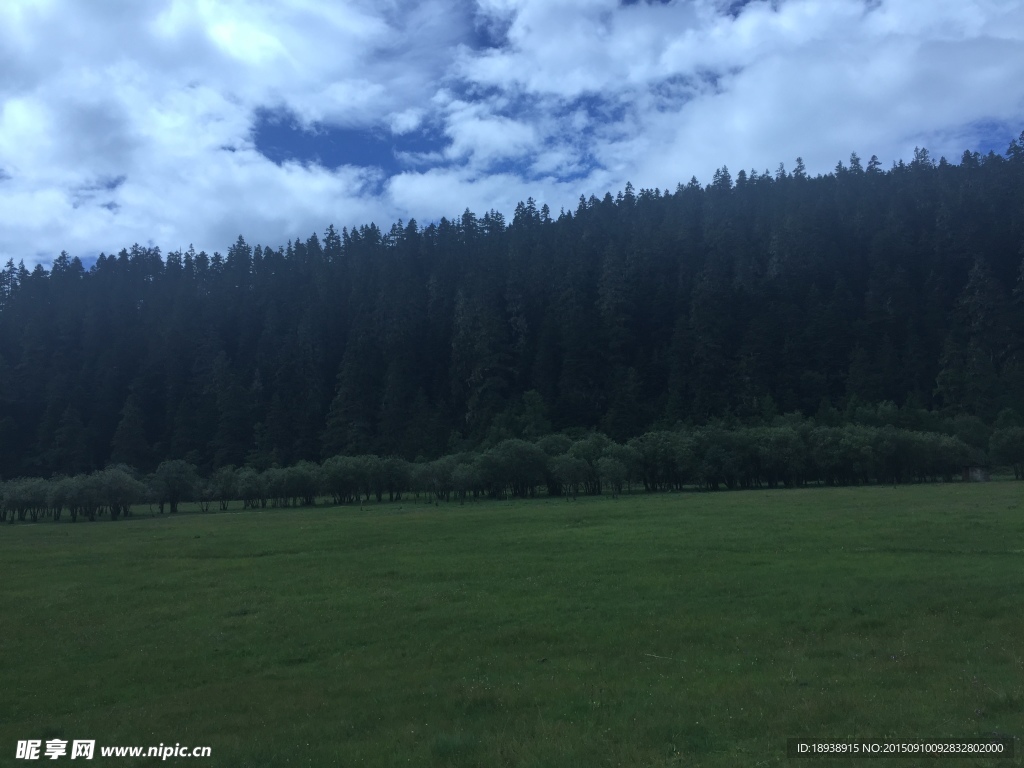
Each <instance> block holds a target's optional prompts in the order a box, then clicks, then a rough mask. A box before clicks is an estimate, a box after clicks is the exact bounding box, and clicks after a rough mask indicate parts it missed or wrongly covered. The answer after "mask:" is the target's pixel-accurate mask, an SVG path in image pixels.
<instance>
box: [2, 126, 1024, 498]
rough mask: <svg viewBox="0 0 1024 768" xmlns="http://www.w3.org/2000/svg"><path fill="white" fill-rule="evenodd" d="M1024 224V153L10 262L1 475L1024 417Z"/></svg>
mask: <svg viewBox="0 0 1024 768" xmlns="http://www.w3.org/2000/svg"><path fill="white" fill-rule="evenodd" d="M1021 211H1024V135H1022V137H1021V139H1020V140H1014V141H1013V142H1012V143H1011V144H1010V146H1009V148H1008V150H1007V151H1006V153H1005V154H1002V155H1000V154H996V153H994V152H990V153H988V154H987V155H980V154H978V153H972V152H965V153H964V154H963V156H962V157H961V158H959V161H958V162H948V161H947V160H946V159H945V158H940V159H938V160H937V161H936V160H935V159H934V158H932V157H931V155H930V154H929V153H928V151H927V150H924V149H919V150H917V151H916V152H915V153H914V157H913V159H912V160H911V161H910V162H902V161H901V162H899V163H897V164H895V165H893V167H891V168H889V169H884V168H882V167H881V166H880V164H879V162H878V160H877V158H871V159H870V160H869V161H867V162H862V160H861V159H860V158H859V157H858V156H857V155H852V156H851V157H850V159H849V161H848V163H839V164H837V166H836V167H835V169H834V171H833V172H831V173H828V174H825V175H819V176H817V177H813V178H812V177H810V176H809V175H808V174H807V173H806V170H805V169H804V167H803V164H802V163H801V162H798V163H797V164H796V166H795V168H794V169H793V170H792V171H788V170H786V169H785V168H784V167H783V166H781V165H780V166H779V168H778V169H777V170H776V171H774V172H768V171H764V172H757V171H740V172H738V173H736V174H735V175H734V174H733V173H731V172H730V171H729V170H728V169H727V168H724V167H723V168H721V169H719V171H718V172H716V173H715V175H714V178H713V180H712V181H711V183H710V184H707V185H705V186H702V185H701V184H699V183H698V182H697V181H696V180H695V179H693V180H691V181H690V183H688V184H680V185H678V186H677V187H676V188H675V189H674V190H660V189H641V190H639V191H638V190H634V189H633V187H632V186H631V185H627V186H626V188H625V189H624V190H623V191H622V192H620V193H619V194H618V195H616V196H614V197H613V196H612V195H611V194H606V195H605V196H604V197H603V198H597V197H590V198H589V199H584V198H580V201H579V205H578V206H577V207H576V209H575V210H571V211H561V212H559V213H558V214H554V213H552V212H551V211H550V210H549V209H548V208H547V206H540V207H538V206H537V204H536V203H535V202H534V201H533V200H532V199H531V200H528V201H526V202H525V203H520V204H519V206H518V207H517V208H516V210H515V214H514V216H513V217H512V219H511V221H506V220H505V218H504V217H503V216H502V215H501V214H500V213H497V212H495V211H490V212H487V213H485V214H483V216H481V217H478V216H477V215H475V214H473V213H471V212H470V211H468V210H467V211H466V212H465V213H464V214H463V215H462V216H461V217H459V218H456V219H453V220H448V219H442V220H441V221H440V222H437V223H432V224H430V225H429V226H426V227H420V226H419V225H417V223H416V222H415V221H410V222H408V223H403V222H397V223H395V224H394V225H393V226H391V227H390V229H387V230H382V229H380V228H378V227H377V226H376V225H374V224H364V225H362V226H358V227H354V228H352V229H347V228H346V229H342V230H341V231H338V230H336V229H335V228H334V227H333V226H331V227H329V228H328V229H327V230H326V232H324V233H323V234H322V235H316V234H313V235H311V236H309V237H305V238H304V239H296V240H293V241H290V242H288V244H287V245H286V246H284V247H270V246H265V245H264V246H260V245H257V246H255V247H253V246H251V245H250V244H249V243H248V242H246V240H245V239H244V238H242V237H241V236H240V237H239V238H238V240H237V241H236V242H235V243H234V245H232V246H231V247H230V248H229V249H228V250H227V253H226V254H224V255H222V254H220V253H214V254H212V255H210V254H207V253H205V252H198V253H197V252H195V251H194V250H193V249H191V248H190V249H188V250H186V251H174V252H171V253H168V254H166V255H165V254H163V253H162V252H161V251H160V250H159V249H158V248H152V247H144V246H140V245H134V246H132V247H131V248H129V249H125V250H122V251H121V252H120V253H118V254H116V255H103V254H101V255H100V256H99V258H98V260H97V261H96V262H95V264H92V265H90V266H89V268H88V269H86V268H85V266H84V265H83V263H82V262H81V261H80V260H79V259H78V258H72V257H70V256H69V255H68V254H66V253H62V254H61V255H60V256H59V257H57V258H56V259H55V261H54V262H53V264H52V268H51V269H49V270H47V269H45V268H44V267H42V266H37V267H35V268H34V269H31V270H30V269H28V268H26V267H25V266H24V265H23V264H15V262H14V261H13V260H12V261H10V262H9V263H8V264H7V265H6V267H5V268H3V269H0V478H5V479H9V478H13V477H20V476H39V477H49V476H53V475H66V476H69V477H70V476H79V475H85V476H91V473H94V472H96V471H99V470H103V469H104V468H105V467H108V466H111V465H115V464H122V465H125V466H131V467H136V468H138V470H139V471H141V472H143V473H152V472H154V471H155V470H156V469H157V467H159V466H161V465H163V464H164V463H165V462H168V461H175V460H177V461H181V462H184V463H186V464H190V465H193V466H194V467H196V468H197V471H198V472H199V473H200V474H201V475H203V476H207V477H208V476H210V475H212V474H213V473H214V472H216V471H217V470H218V469H219V468H221V467H227V466H229V465H230V466H235V467H241V466H249V467H251V468H252V471H253V472H256V473H257V474H259V475H260V476H262V475H263V473H264V472H266V471H268V470H270V469H271V468H272V467H275V466H276V467H295V466H299V465H300V462H307V463H310V464H316V465H317V466H321V464H322V462H323V460H324V459H328V458H330V457H334V456H337V455H346V456H359V455H378V456H396V457H401V458H402V459H404V460H406V461H408V462H413V463H414V464H415V465H419V464H424V463H429V462H428V460H431V459H438V458H440V457H444V456H450V455H469V454H471V453H473V452H480V451H481V449H483V452H480V456H481V457H483V456H484V455H486V454H487V451H488V450H489V449H490V447H492V446H495V445H497V444H499V443H501V442H502V441H504V440H509V439H518V440H523V441H526V442H527V443H530V444H533V443H534V442H535V441H536V440H537V439H538V438H540V437H542V436H544V435H546V434H549V433H552V432H562V431H565V430H574V429H575V430H583V431H585V432H601V433H604V434H607V435H608V436H609V437H610V438H611V439H612V440H613V441H615V442H616V443H617V444H619V445H623V446H624V445H627V444H628V443H629V441H630V440H631V439H633V438H637V437H638V436H641V435H643V434H645V433H649V432H652V431H656V432H666V431H668V432H674V431H676V430H677V428H678V427H680V426H682V427H686V428H688V429H690V430H691V434H694V435H697V434H705V433H706V430H705V431H704V432H702V431H701V430H700V428H702V427H707V425H710V424H712V423H716V422H724V423H734V424H739V425H749V426H754V425H755V424H758V423H770V421H771V419H772V418H773V417H775V416H777V415H778V414H784V413H799V414H802V415H803V416H805V417H812V416H813V417H815V418H816V419H817V422H818V423H819V424H825V423H830V424H831V425H832V426H834V427H836V428H840V427H841V426H842V425H841V424H840V423H839V422H837V421H835V420H834V419H832V417H831V415H830V414H832V413H833V412H838V413H840V414H842V415H844V416H845V415H846V414H848V413H851V412H853V411H855V410H856V409H857V408H860V407H874V406H875V405H876V404H878V403H883V402H892V403H894V404H895V406H896V407H898V408H900V409H907V410H908V412H909V411H913V412H917V411H926V412H929V413H932V414H934V415H935V417H936V418H942V419H952V418H955V417H958V416H960V417H971V418H976V419H979V420H980V421H981V422H983V423H985V424H987V425H994V424H995V423H996V419H997V417H998V415H999V414H1000V413H1001V412H1002V411H1004V410H1005V409H1011V410H1013V411H1015V412H1017V413H1024V283H1022V276H1024V272H1022V257H1024V250H1022V249H1024V216H1022V215H1021ZM840 421H842V420H840ZM909 428H913V429H918V430H919V431H920V428H919V427H909ZM925 431H927V429H926V430H925ZM984 447H985V448H987V447H988V446H987V445H986V446H984ZM417 460H419V461H417ZM456 464H457V465H458V466H462V463H460V462H456ZM479 469H480V471H481V472H484V473H485V474H486V471H485V470H486V466H481V467H480V468H479ZM746 471H747V470H744V472H746ZM791 471H793V472H796V473H797V475H799V472H801V471H804V470H798V469H795V468H794V469H792V470H791ZM460 472H461V473H463V474H465V473H468V472H470V471H469V470H464V469H460ZM744 472H740V473H739V474H737V475H736V476H735V477H736V482H743V480H742V478H743V477H745V474H744ZM727 474H728V473H727ZM720 482H722V483H724V482H725V480H722V481H720ZM590 483H591V487H592V486H593V480H591V481H590ZM517 492H518V491H517Z"/></svg>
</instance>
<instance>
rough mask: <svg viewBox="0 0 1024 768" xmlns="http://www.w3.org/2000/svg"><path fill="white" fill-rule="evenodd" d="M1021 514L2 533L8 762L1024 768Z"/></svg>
mask: <svg viewBox="0 0 1024 768" xmlns="http://www.w3.org/2000/svg"><path fill="white" fill-rule="evenodd" d="M1022 502H1024V483H1014V482H993V483H987V484H960V483H957V484H945V485H918V486H900V487H897V488H893V487H891V486H872V487H862V488H807V489H799V490H773V491H743V492H719V493H667V494H654V495H643V494H635V495H629V494H627V495H623V496H620V497H619V498H610V497H607V496H606V497H600V498H597V497H580V498H579V500H577V501H574V502H567V501H565V500H561V499H546V498H541V499H532V500H517V501H514V502H508V501H504V502H499V501H488V502H467V503H466V504H464V505H460V504H457V503H449V504H444V503H442V504H441V505H440V506H435V505H434V504H432V503H429V504H428V503H427V502H426V501H425V500H424V501H419V502H418V501H415V500H404V501H401V502H395V503H383V504H372V505H366V506H364V507H363V508H360V507H358V506H355V507H353V506H347V507H316V508H308V509H286V510H265V511H252V510H250V511H245V512H241V511H237V512H227V513H212V512H211V513H209V514H179V515H176V516H173V517H172V516H168V515H164V516H162V517H154V518H150V517H148V516H147V515H146V513H145V508H142V509H141V510H140V512H137V514H136V517H135V518H132V519H128V520H120V521H117V522H109V521H104V522H95V523H85V522H81V521H80V522H78V523H75V524H72V523H70V522H61V523H57V524H54V523H45V524H44V523H40V524H37V525H30V524H19V525H13V526H10V525H8V526H2V527H0V583H2V585H3V586H2V589H0V626H2V631H0V692H2V695H0V765H8V764H16V763H18V761H15V760H14V755H15V745H16V742H17V741H18V740H21V739H43V740H45V739H51V738H61V739H68V740H71V739H95V740H96V741H97V744H107V745H121V744H124V745H133V744H138V745H156V744H159V743H164V744H174V743H181V744H188V745H209V746H211V747H212V758H211V759H208V760H178V761H177V762H176V761H175V760H173V759H172V760H168V761H167V762H166V763H165V764H167V765H172V764H182V765H184V764H190V765H216V766H243V767H250V768H256V767H257V766H333V765H338V766H359V765H365V766H410V765H411V766H523V767H526V766H531V767H532V766H558V767H564V768H573V767H576V766H579V767H580V768H583V767H586V768H590V767H591V766H775V765H784V764H787V765H788V764H792V765H796V766H812V765H829V766H843V765H863V763H862V762H861V761H860V760H849V759H831V760H814V759H808V760H796V761H792V760H790V759H788V758H787V757H786V739H787V738H788V737H808V738H816V739H823V740H824V739H832V740H836V739H842V740H846V739H864V740H867V739H873V740H882V739H886V740H894V741H918V740H923V739H927V740H935V739H940V738H941V739H948V738H954V737H961V738H963V737H975V736H980V735H983V734H991V733H999V734H1006V735H1011V736H1014V737H1016V738H1017V742H1016V744H1017V746H1016V750H1017V757H1016V758H1015V759H1014V760H992V759H987V760H983V759H976V760H972V759H958V760H951V761H948V764H949V765H957V766H969V765H1022V764H1024V763H1022V758H1021V753H1022V751H1024V749H1022V743H1021V741H1020V738H1021V737H1024V611H1022V596H1024V503H1022ZM65 759H66V758H65ZM45 762H46V763H47V764H51V763H50V761H45ZM63 762H64V760H61V761H59V762H58V763H57V764H62V763H63ZM97 762H98V763H99V764H101V765H102V764H117V765H152V764H154V763H156V762H160V761H158V760H154V759H152V758H150V759H139V760H136V761H134V762H133V761H131V760H121V761H117V760H114V759H109V760H102V759H100V758H99V757H98V756H97ZM21 764H29V763H21ZM868 764H869V765H873V766H885V765H901V766H906V765H914V764H920V761H915V760H913V759H893V760H886V759H883V760H878V761H872V762H870V763H868ZM924 764H926V765H936V766H937V765H944V764H947V761H945V760H926V761H924Z"/></svg>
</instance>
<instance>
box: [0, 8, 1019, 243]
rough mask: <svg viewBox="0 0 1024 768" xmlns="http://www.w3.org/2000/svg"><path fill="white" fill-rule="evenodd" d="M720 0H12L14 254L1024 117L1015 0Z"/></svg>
mask: <svg viewBox="0 0 1024 768" xmlns="http://www.w3.org/2000/svg"><path fill="white" fill-rule="evenodd" d="M723 5H724V3H722V2H720V0H688V1H685V2H684V1H683V0H676V2H670V3H668V4H664V3H646V2H639V3H636V4H633V5H630V6H621V5H620V3H619V2H618V0H478V2H476V3H475V5H474V4H470V3H469V2H468V0H428V1H427V2H412V0H387V1H386V2H372V1H371V0H348V1H347V2H344V3H334V2H327V1H326V0H324V1H322V2H314V0H287V1H284V0H282V1H281V2H269V0H153V2H146V3H139V2H136V1H135V0H110V1H109V2H104V3H80V2H76V1H75V0H46V1H45V2H44V1H42V0H6V1H5V2H4V3H0V72H3V73H4V76H3V78H0V171H2V172H0V260H4V261H5V260H6V259H7V258H9V257H13V258H15V259H17V258H25V259H26V261H27V262H31V261H33V260H35V259H36V258H37V255H38V254H48V255H49V256H51V257H52V255H54V254H56V253H58V252H59V251H60V250H61V249H64V248H66V249H68V250H69V251H71V252H72V253H76V254H81V255H89V254H94V253H96V252H98V251H100V250H106V251H111V250H117V249H119V248H121V247H123V246H126V245H130V244H131V243H132V242H135V241H138V242H141V243H146V242H150V241H152V242H155V243H156V244H157V245H160V246H161V247H162V248H164V249H165V250H167V249H174V248H177V247H184V246H187V245H188V243H190V242H192V243H195V245H196V247H197V248H205V249H207V250H213V249H221V250H223V249H225V248H226V247H227V246H228V245H229V244H230V243H231V242H232V241H233V239H234V238H235V236H237V234H238V233H240V232H241V233H243V234H244V235H245V236H246V238H247V239H249V240H250V241H253V242H257V241H260V242H264V243H270V244H277V243H280V242H282V241H284V240H286V239H287V238H288V237H294V236H297V235H298V236H305V235H308V234H309V233H310V232H312V231H314V230H317V231H322V230H323V229H324V228H325V227H326V225H327V224H328V223H330V222H334V223H336V224H338V225H339V226H340V225H342V224H347V225H352V224H359V223H363V222H367V221H369V220H371V219H372V220H375V221H377V222H378V223H379V224H382V225H385V226H386V225H387V223H388V222H390V221H391V220H393V219H396V218H398V217H399V216H401V217H402V218H404V219H406V220H408V219H409V218H412V217H415V218H417V219H418V220H420V221H429V220H431V219H436V218H438V217H440V216H442V215H445V216H453V215H458V214H459V213H460V212H461V211H462V210H463V209H464V208H466V207H470V208H472V209H473V210H476V211H485V210H488V209H491V208H497V209H499V210H502V211H503V212H505V213H506V215H509V214H511V212H512V210H513V208H514V206H515V203H516V202H517V201H518V200H521V199H525V198H526V197H528V196H533V197H535V198H536V199H537V200H538V201H539V202H545V201H546V202H548V203H549V204H550V205H551V207H552V208H553V209H554V210H555V211H557V210H558V209H559V208H560V207H561V206H565V207H567V208H573V207H575V202H576V200H577V198H578V197H579V195H580V194H585V195H588V196H589V195H590V194H596V195H599V196H600V195H602V194H603V193H604V192H605V191H606V190H608V189H611V190H612V191H613V192H614V191H615V190H617V189H620V188H621V187H622V186H623V185H624V184H625V182H626V181H627V180H632V182H633V183H634V185H635V186H637V187H645V186H646V187H653V186H659V187H665V186H670V187H671V186H674V185H675V183H676V182H678V181H685V180H686V179H688V178H689V177H690V175H691V174H696V175H697V176H698V178H701V179H703V180H705V181H707V180H709V179H710V177H711V174H712V173H713V171H714V169H715V168H716V167H719V166H721V165H722V164H728V165H729V166H730V168H732V169H733V170H734V171H736V170H738V169H739V168H751V167H754V168H758V169H764V168H774V167H775V166H776V165H777V164H778V162H780V161H784V162H786V163H787V164H788V165H791V164H792V162H793V160H794V158H795V157H796V156H797V155H801V156H803V158H804V160H805V162H806V164H807V166H808V169H809V170H810V171H811V172H812V173H814V172H827V171H828V170H829V169H830V168H831V167H832V166H834V165H835V163H836V161H837V160H840V159H845V158H846V157H847V156H848V155H849V153H850V152H851V151H857V152H858V153H859V154H861V155H862V156H863V157H868V156H870V155H871V154H878V155H879V157H880V158H881V159H882V160H883V162H885V163H888V162H890V161H892V160H893V159H897V158H899V157H908V156H909V154H910V152H911V151H912V149H913V147H914V146H915V145H927V146H928V147H929V148H930V149H931V150H932V152H933V154H935V155H939V154H947V155H948V156H950V157H951V158H952V157H958V156H959V153H960V152H961V151H962V150H963V149H965V148H966V147H968V146H971V145H974V144H976V143H977V142H979V141H981V140H983V139H986V138H988V137H986V136H983V133H984V132H985V131H989V132H991V131H992V130H993V127H995V128H996V129H999V130H1000V131H1002V132H1003V133H1005V135H1006V136H1005V137H1006V140H1007V141H1008V139H1009V138H1010V136H1011V135H1013V134H1016V133H1017V132H1019V130H1020V128H1021V127H1024V57H1022V56H1020V55H1019V52H1018V51H1019V48H1020V44H1021V43H1022V42H1024V4H1021V3H1020V2H1018V0H871V2H868V0H755V1H754V2H750V3H748V4H746V5H745V6H744V7H743V8H742V10H741V11H740V12H738V13H737V14H735V15H728V14H726V13H725V12H724V9H723ZM483 33H486V35H484V37H486V38H487V39H488V40H489V41H491V43H492V44H494V43H498V44H499V45H497V47H489V48H487V47H485V48H481V47H479V43H480V39H481V38H480V35H483ZM267 109H270V110H274V109H281V110H286V111H287V112H288V113H290V114H291V115H293V116H294V117H295V118H296V119H297V120H298V122H299V123H300V124H301V125H303V126H306V127H309V128H313V127H317V126H320V127H322V126H325V125H327V126H339V127H345V128H348V129H356V130H360V129H372V130H374V131H377V132H382V131H383V132H385V133H387V132H388V131H390V132H391V133H392V134H393V135H395V136H401V137H403V138H407V139H409V140H410V141H412V142H413V143H412V144H409V145H403V146H408V147H418V148H416V149H409V148H406V149H403V150H402V152H400V153H399V158H400V161H401V162H402V163H404V170H403V171H402V172H400V173H396V174H395V175H393V176H391V177H390V178H387V177H386V176H385V175H383V172H382V171H381V170H380V169H375V168H360V167H357V166H355V165H351V166H343V167H341V168H338V169H335V170H329V169H325V168H322V167H318V166H317V165H316V164H314V163H305V164H302V163H283V164H281V165H277V164H274V163H273V162H271V161H270V160H268V159H267V158H266V157H264V156H263V155H261V154H260V153H259V152H258V151H257V148H256V146H255V144H254V134H253V129H254V126H255V124H256V120H257V116H258V115H259V114H260V113H261V110H267ZM421 131H427V132H428V133H430V134H432V135H433V136H435V137H439V138H440V139H442V144H441V145H440V146H436V145H435V146H433V147H431V148H424V147H423V146H420V145H417V144H416V143H415V140H416V137H417V136H419V135H420V134H419V133H418V132H421ZM1002 148H1003V147H1000V149H1002ZM499 170H500V172H499Z"/></svg>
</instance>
